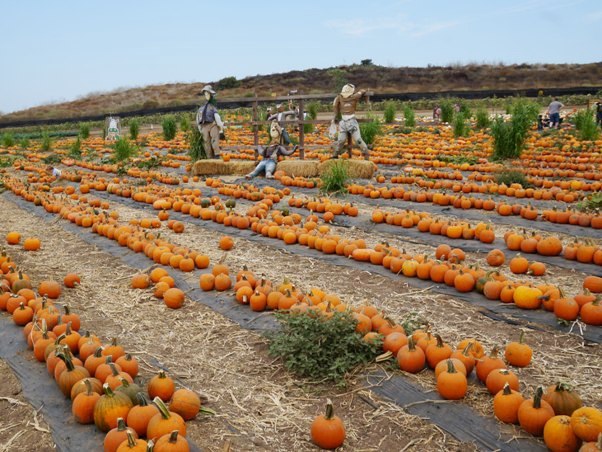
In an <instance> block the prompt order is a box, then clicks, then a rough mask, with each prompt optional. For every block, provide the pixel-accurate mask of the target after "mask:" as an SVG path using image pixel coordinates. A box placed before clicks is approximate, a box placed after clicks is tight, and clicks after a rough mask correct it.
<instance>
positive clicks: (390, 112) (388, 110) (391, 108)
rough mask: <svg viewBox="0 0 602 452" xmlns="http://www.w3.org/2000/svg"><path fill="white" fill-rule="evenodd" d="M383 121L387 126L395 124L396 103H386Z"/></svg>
mask: <svg viewBox="0 0 602 452" xmlns="http://www.w3.org/2000/svg"><path fill="white" fill-rule="evenodd" d="M383 120H384V121H385V123H386V124H392V123H394V122H395V102H386V103H385V111H384V112H383Z"/></svg>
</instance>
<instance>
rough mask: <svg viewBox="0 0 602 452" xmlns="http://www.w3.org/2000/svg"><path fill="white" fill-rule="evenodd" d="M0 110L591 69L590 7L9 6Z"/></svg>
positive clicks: (598, 56)
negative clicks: (191, 92) (117, 93)
mask: <svg viewBox="0 0 602 452" xmlns="http://www.w3.org/2000/svg"><path fill="white" fill-rule="evenodd" d="M0 12H1V14H2V27H1V28H0V56H1V58H2V67H0V111H2V112H4V113H7V112H10V111H15V110H19V109H22V108H26V107H30V106H34V105H39V104H43V103H47V102H49V101H63V100H72V99H75V98H77V97H78V96H82V95H85V94H88V93H90V92H95V91H108V90H112V89H115V88H118V87H133V86H144V85H148V84H156V83H166V82H192V81H212V80H218V79H220V78H222V77H225V76H230V75H234V76H236V77H238V78H242V77H244V76H248V75H255V74H267V73H273V72H284V71H288V70H293V69H306V68H312V67H317V68H322V67H330V66H336V65H340V64H351V63H357V62H359V61H360V60H361V59H364V58H371V59H372V60H373V61H374V62H375V63H377V64H381V65H385V66H426V65H428V64H434V65H445V64H449V63H458V62H459V63H470V62H487V63H497V62H504V63H508V64H510V63H523V62H529V63H537V62H541V63H590V62H595V61H602V50H601V48H600V36H601V31H602V1H601V0H506V1H504V2H494V1H487V0H456V1H450V0H397V1H392V0H391V1H388V0H384V1H374V2H366V1H362V2H359V1H355V0H347V1H345V2H343V1H326V0H322V1H315V0H301V1H299V2H296V4H294V5H293V2H289V1H286V0H280V1H261V0H258V1H242V0H233V1H229V2H228V1H223V0H221V1H213V2H207V1H199V0H181V1H178V0H172V1H161V2H159V1H154V0H147V1H142V0H127V1H113V0H106V1H102V2H100V1H95V0H84V1H82V0H79V1H71V0H58V1H48V0H37V1H36V0H18V1H5V2H3V4H2V6H1V7H0Z"/></svg>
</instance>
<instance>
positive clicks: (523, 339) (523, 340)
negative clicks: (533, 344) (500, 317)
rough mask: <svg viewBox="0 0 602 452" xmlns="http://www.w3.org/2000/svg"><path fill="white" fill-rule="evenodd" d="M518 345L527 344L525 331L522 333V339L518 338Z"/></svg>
mask: <svg viewBox="0 0 602 452" xmlns="http://www.w3.org/2000/svg"><path fill="white" fill-rule="evenodd" d="M518 343H519V344H524V343H525V332H524V331H521V332H520V337H519V338H518Z"/></svg>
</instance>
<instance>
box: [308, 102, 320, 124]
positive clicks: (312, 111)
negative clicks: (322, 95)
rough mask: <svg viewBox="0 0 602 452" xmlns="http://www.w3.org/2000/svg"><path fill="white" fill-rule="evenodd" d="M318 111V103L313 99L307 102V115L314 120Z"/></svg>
mask: <svg viewBox="0 0 602 452" xmlns="http://www.w3.org/2000/svg"><path fill="white" fill-rule="evenodd" d="M319 111H320V103H319V102H316V101H313V102H310V103H309V104H307V116H308V117H309V119H311V120H316V119H317V118H318V112H319Z"/></svg>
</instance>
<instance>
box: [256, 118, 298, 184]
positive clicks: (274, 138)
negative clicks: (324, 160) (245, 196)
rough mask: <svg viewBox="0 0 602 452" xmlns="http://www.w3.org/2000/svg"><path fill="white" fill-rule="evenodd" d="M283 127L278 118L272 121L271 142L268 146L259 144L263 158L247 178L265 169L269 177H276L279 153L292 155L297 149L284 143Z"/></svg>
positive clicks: (258, 150)
mask: <svg viewBox="0 0 602 452" xmlns="http://www.w3.org/2000/svg"><path fill="white" fill-rule="evenodd" d="M281 140H282V127H280V125H279V124H278V120H274V121H272V124H271V125H270V144H269V145H268V146H267V147H265V148H264V147H262V146H258V147H257V152H258V154H259V155H260V156H261V157H262V160H261V161H260V162H259V163H258V164H257V166H256V167H255V169H254V170H253V171H252V172H251V173H249V174H247V175H246V176H245V177H246V178H247V179H252V178H253V177H256V176H258V175H259V174H261V173H262V172H264V171H265V177H266V178H267V179H273V178H274V170H275V169H276V163H278V156H279V155H284V156H286V155H291V154H292V153H294V152H295V151H296V150H297V146H295V147H294V148H293V149H287V148H286V147H285V146H283V145H282V141H281Z"/></svg>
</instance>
